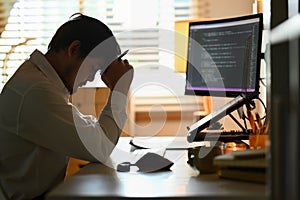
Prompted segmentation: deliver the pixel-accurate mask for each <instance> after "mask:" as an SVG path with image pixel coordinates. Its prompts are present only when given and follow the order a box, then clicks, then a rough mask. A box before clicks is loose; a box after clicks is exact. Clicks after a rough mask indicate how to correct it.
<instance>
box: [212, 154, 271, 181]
mask: <svg viewBox="0 0 300 200" xmlns="http://www.w3.org/2000/svg"><path fill="white" fill-rule="evenodd" d="M213 163H214V165H216V166H218V169H219V170H218V172H217V174H218V176H219V177H221V178H229V179H235V180H243V181H251V182H257V183H265V182H266V171H267V167H268V162H267V159H266V150H244V151H237V152H231V153H229V154H224V155H220V156H216V157H215V158H214V160H213Z"/></svg>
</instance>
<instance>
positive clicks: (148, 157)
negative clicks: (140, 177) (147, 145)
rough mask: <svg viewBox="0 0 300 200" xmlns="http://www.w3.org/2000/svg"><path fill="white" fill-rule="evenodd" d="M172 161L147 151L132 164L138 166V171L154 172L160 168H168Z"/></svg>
mask: <svg viewBox="0 0 300 200" xmlns="http://www.w3.org/2000/svg"><path fill="white" fill-rule="evenodd" d="M173 164H174V163H173V162H172V161H170V160H169V159H167V158H164V157H163V156H161V155H159V154H156V153H152V152H148V153H146V154H145V155H143V156H142V157H141V158H140V159H139V160H138V161H136V163H135V164H134V165H135V166H137V167H138V168H139V172H154V171H160V170H170V168H171V167H172V165H173Z"/></svg>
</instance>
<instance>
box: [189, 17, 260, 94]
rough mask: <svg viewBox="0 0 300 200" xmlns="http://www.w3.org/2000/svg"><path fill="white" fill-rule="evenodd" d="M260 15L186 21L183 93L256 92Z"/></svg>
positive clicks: (257, 83) (257, 90)
mask: <svg viewBox="0 0 300 200" xmlns="http://www.w3.org/2000/svg"><path fill="white" fill-rule="evenodd" d="M262 17H263V16H262V14H254V15H248V16H242V17H235V18H226V19H218V20H211V21H197V22H190V24H189V38H188V59H187V71H186V87H185V94H187V95H201V96H224V97H236V96H238V95H240V94H243V95H246V96H248V95H250V96H252V97H255V96H258V94H259V79H260V59H261V40H262V28H263V20H262Z"/></svg>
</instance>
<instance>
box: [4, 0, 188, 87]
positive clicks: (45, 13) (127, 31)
mask: <svg viewBox="0 0 300 200" xmlns="http://www.w3.org/2000/svg"><path fill="white" fill-rule="evenodd" d="M190 1H191V0H152V1H147V0H77V1H74V0H63V1H62V0H0V70H1V81H0V82H1V83H0V84H1V85H0V89H1V88H2V87H3V85H4V84H5V83H6V82H7V80H8V79H9V78H10V77H11V76H12V74H13V73H14V72H15V71H16V70H17V68H18V67H19V65H20V64H21V63H22V62H23V61H24V59H26V58H28V56H29V55H30V54H31V52H32V51H34V50H35V49H39V50H41V51H42V52H43V53H45V52H46V50H47V45H48V43H49V41H50V39H51V37H52V36H53V35H54V33H55V31H56V30H57V28H58V27H59V26H60V25H61V24H62V23H63V22H65V21H67V20H68V19H69V17H70V16H71V15H72V14H74V13H75V12H82V13H84V14H86V15H89V16H92V17H95V18H97V19H99V20H101V21H103V22H104V23H105V24H107V25H108V26H109V27H110V28H111V29H112V31H113V32H114V34H115V35H116V37H117V39H118V41H119V43H120V45H121V48H122V49H123V50H125V49H131V50H132V51H131V52H130V54H129V55H128V56H127V57H126V58H128V59H129V60H130V62H131V63H133V65H134V66H136V67H139V66H150V68H152V69H157V68H158V66H159V65H158V64H157V63H160V62H161V60H163V58H164V56H162V55H161V53H160V51H161V49H160V46H161V42H163V41H161V39H159V37H160V31H161V29H169V30H172V29H173V28H174V21H175V20H181V19H189V18H190V7H191V6H190V4H191V3H190ZM149 2H151V3H149ZM147 6H148V7H147ZM149 6H150V8H149ZM149 17H150V18H149Z"/></svg>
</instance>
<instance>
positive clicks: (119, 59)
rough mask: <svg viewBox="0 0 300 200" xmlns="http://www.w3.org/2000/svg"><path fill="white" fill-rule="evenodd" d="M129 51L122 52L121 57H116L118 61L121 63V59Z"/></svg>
mask: <svg viewBox="0 0 300 200" xmlns="http://www.w3.org/2000/svg"><path fill="white" fill-rule="evenodd" d="M128 51H129V49H127V50H126V51H124V52H123V53H122V54H121V55H119V56H118V61H121V59H122V57H123V56H125V55H126V54H127V53H128Z"/></svg>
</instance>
